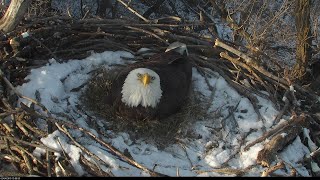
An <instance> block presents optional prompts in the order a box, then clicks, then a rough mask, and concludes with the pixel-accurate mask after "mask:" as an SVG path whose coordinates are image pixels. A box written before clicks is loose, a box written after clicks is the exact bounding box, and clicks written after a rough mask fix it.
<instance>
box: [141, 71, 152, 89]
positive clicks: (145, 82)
mask: <svg viewBox="0 0 320 180" xmlns="http://www.w3.org/2000/svg"><path fill="white" fill-rule="evenodd" d="M141 81H142V84H143V85H144V86H145V87H146V86H147V85H148V84H149V83H150V81H151V76H150V75H149V74H148V73H145V74H143V75H142V77H141Z"/></svg>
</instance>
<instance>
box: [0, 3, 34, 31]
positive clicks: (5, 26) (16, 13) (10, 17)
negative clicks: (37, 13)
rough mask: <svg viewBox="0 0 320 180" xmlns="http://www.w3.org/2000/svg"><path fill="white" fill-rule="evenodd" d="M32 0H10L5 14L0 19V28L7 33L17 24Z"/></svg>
mask: <svg viewBox="0 0 320 180" xmlns="http://www.w3.org/2000/svg"><path fill="white" fill-rule="evenodd" d="M31 1H32V0H12V1H11V3H10V6H9V8H8V10H7V11H6V13H5V15H4V16H3V17H2V18H1V20H0V29H1V30H2V31H3V32H5V33H7V32H10V31H12V30H14V28H15V27H16V26H17V25H18V24H19V22H20V21H21V19H22V18H23V16H24V14H25V12H26V11H27V9H28V7H29V5H30V3H31Z"/></svg>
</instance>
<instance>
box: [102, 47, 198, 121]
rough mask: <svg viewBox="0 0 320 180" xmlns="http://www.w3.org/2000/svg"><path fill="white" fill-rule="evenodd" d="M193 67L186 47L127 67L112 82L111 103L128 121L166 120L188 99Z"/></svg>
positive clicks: (169, 49)
mask: <svg viewBox="0 0 320 180" xmlns="http://www.w3.org/2000/svg"><path fill="white" fill-rule="evenodd" d="M191 76H192V65H191V63H190V60H189V59H188V51H187V47H186V45H185V44H183V43H180V42H175V43H172V44H171V45H169V47H168V48H167V50H166V52H164V53H159V54H155V55H153V56H152V57H151V58H150V59H149V60H145V61H142V62H141V61H139V62H136V63H133V64H130V65H128V66H126V67H125V68H124V69H122V70H121V71H119V72H118V74H117V75H116V78H115V79H114V80H113V82H112V86H111V90H110V93H109V95H108V97H107V103H108V104H110V105H111V106H112V107H113V109H114V111H115V112H116V114H117V115H118V116H120V117H124V118H126V119H135V120H145V119H162V118H165V117H168V116H170V115H172V114H174V113H176V112H177V111H178V110H179V109H180V108H181V106H182V105H183V103H184V102H185V100H186V99H187V97H188V92H189V88H190V84H191Z"/></svg>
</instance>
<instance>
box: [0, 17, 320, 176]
mask: <svg viewBox="0 0 320 180" xmlns="http://www.w3.org/2000/svg"><path fill="white" fill-rule="evenodd" d="M211 26H213V24H205V23H202V24H195V23H191V22H181V21H180V19H178V18H172V17H171V18H163V19H159V20H153V21H150V22H148V23H145V22H141V21H135V20H126V19H84V20H75V19H72V18H69V17H62V16H53V17H45V18H33V19H27V20H26V21H25V22H24V23H23V24H22V25H20V26H19V27H18V28H17V29H16V30H15V31H13V32H11V33H10V35H9V37H7V39H6V38H3V39H4V40H3V41H2V50H1V55H2V59H3V60H2V62H1V66H2V72H3V74H2V77H3V83H2V86H1V87H2V93H1V95H2V101H1V114H0V115H1V119H2V120H1V123H0V137H1V138H0V142H1V143H0V144H1V146H0V151H1V156H0V157H1V161H3V162H10V163H12V164H13V165H15V166H16V167H17V168H18V169H19V170H21V172H22V173H24V175H25V174H38V175H43V176H59V174H55V172H54V170H53V169H54V168H55V167H57V166H59V167H60V168H62V169H64V170H65V171H63V173H62V174H60V175H63V176H70V175H76V174H75V171H74V170H72V168H70V167H71V165H70V164H69V163H68V161H67V157H65V159H63V158H61V159H59V160H55V159H54V156H53V155H52V152H54V150H52V149H50V148H45V149H47V157H46V160H40V159H37V158H36V157H34V156H33V155H32V151H33V149H34V148H35V147H43V146H44V145H43V144H42V143H41V141H40V139H41V138H42V137H44V136H46V135H48V134H49V133H51V132H52V129H56V128H58V129H59V130H60V131H61V132H63V133H65V134H66V135H67V136H68V137H70V138H71V139H72V137H71V136H70V133H69V132H68V129H70V128H74V129H80V130H81V131H82V132H84V133H85V134H86V135H87V136H89V137H91V138H93V139H94V140H96V141H97V142H99V143H100V144H101V145H103V146H105V147H106V148H108V149H110V151H112V152H114V153H115V154H116V155H117V156H119V157H120V158H122V159H123V160H124V161H127V162H128V163H130V164H132V165H134V166H136V167H138V168H140V169H143V170H144V171H146V172H149V173H150V174H151V175H154V176H156V175H159V174H158V173H156V172H153V171H151V170H149V169H147V168H145V167H143V166H142V165H140V164H138V163H136V162H135V161H133V160H132V159H130V158H128V157H127V156H126V155H124V154H122V153H121V152H119V151H118V150H117V149H115V148H113V147H112V146H111V145H109V144H108V143H106V142H105V141H103V140H102V139H101V138H99V137H97V136H95V135H93V134H92V133H90V132H88V131H86V130H83V129H81V128H79V127H77V126H76V125H74V124H71V123H67V122H65V121H61V120H59V119H56V118H53V117H52V116H51V115H50V112H47V116H45V115H43V114H40V113H39V112H37V111H36V110H35V109H34V107H35V106H38V107H39V106H40V107H41V108H42V109H43V110H44V111H46V108H45V107H44V106H42V105H41V104H40V103H39V102H37V101H35V100H30V99H29V98H28V97H24V96H22V95H21V94H19V93H18V92H16V91H15V90H14V87H13V86H17V85H21V84H22V83H23V81H24V80H23V79H24V77H25V76H26V75H27V74H28V73H29V71H30V69H32V68H36V67H40V66H42V65H44V64H46V63H48V60H49V59H50V58H54V59H56V60H57V61H59V62H64V61H66V60H69V59H82V58H85V57H87V56H89V55H90V54H91V52H92V51H94V52H102V51H106V50H111V51H115V50H124V51H129V52H131V53H132V54H135V55H136V57H140V58H143V57H142V55H139V54H137V53H136V52H137V50H139V49H140V48H150V49H152V50H153V51H154V52H160V51H163V50H164V49H165V48H166V47H167V45H168V44H170V43H172V42H174V41H180V42H183V43H185V44H187V46H188V48H189V52H190V56H191V58H192V60H193V63H194V67H196V68H197V69H198V71H199V72H201V73H202V75H203V76H204V77H206V76H207V74H206V73H207V71H206V68H208V69H211V70H213V71H216V72H218V73H219V74H220V75H221V76H222V77H223V78H225V80H226V81H227V82H228V83H229V84H230V85H231V86H232V87H234V89H236V90H237V91H238V92H239V93H240V94H241V95H242V96H245V97H247V98H248V99H249V100H250V101H251V103H252V104H253V106H254V108H255V111H256V113H257V114H258V116H259V118H260V119H261V120H263V118H262V117H261V115H260V113H259V110H258V105H257V99H256V97H255V96H253V94H256V95H258V96H262V97H264V98H267V99H270V100H271V101H272V102H273V103H274V104H275V105H276V106H277V108H278V110H279V114H278V116H277V118H276V121H275V122H278V121H279V120H280V118H281V117H282V116H283V115H292V116H293V118H292V122H293V124H290V122H289V123H287V124H281V125H279V127H282V128H278V129H276V130H273V131H268V132H266V133H265V134H264V135H263V136H262V137H261V138H260V139H257V141H255V142H253V143H252V144H249V145H248V147H247V148H249V147H250V146H252V145H254V144H255V143H259V142H262V141H264V140H265V139H266V138H269V137H275V138H278V136H277V135H279V134H281V133H283V132H284V131H285V132H286V133H288V134H290V136H287V137H288V138H290V139H285V140H281V139H280V140H279V138H278V139H273V140H274V141H276V143H274V144H276V147H272V146H271V145H268V148H265V149H264V150H263V152H261V153H260V155H259V156H258V162H260V163H261V165H266V166H270V163H271V161H272V160H274V157H275V155H276V153H277V152H278V151H279V150H281V149H282V148H283V147H284V146H285V145H286V144H287V142H289V141H291V140H292V139H294V138H295V137H296V136H297V135H298V134H299V133H301V132H302V129H303V128H304V127H310V124H312V127H310V129H311V130H312V131H313V130H315V129H317V128H319V126H320V120H319V116H317V115H316V114H315V112H317V111H318V112H319V109H318V107H319V104H318V100H319V98H318V96H317V94H315V92H314V91H311V90H308V89H306V88H304V87H302V86H301V85H299V84H295V83H293V82H292V81H291V80H290V78H289V77H288V74H287V73H286V71H284V72H282V69H281V67H278V65H277V64H273V63H272V62H270V61H268V62H269V63H268V64H265V63H260V62H263V61H265V60H266V58H267V57H263V58H264V59H258V57H249V56H248V55H246V54H251V53H250V52H249V51H248V50H246V49H245V48H243V47H241V49H242V50H241V51H240V50H239V49H240V47H237V46H235V45H233V44H231V43H227V42H223V41H221V40H218V39H217V37H215V36H214V35H213V36H210V37H206V36H200V35H199V34H198V33H195V32H196V31H197V30H201V29H207V28H208V27H211ZM26 31H27V32H29V34H30V36H29V37H28V38H27V39H23V41H26V43H25V44H24V43H21V44H20V45H19V46H14V45H12V44H11V45H10V44H9V41H8V39H12V38H13V37H18V36H19V35H20V34H21V33H23V32H26ZM4 48H5V50H4ZM11 48H12V49H11ZM285 77H287V78H285ZM12 85H13V86H12ZM293 89H294V90H295V91H293ZM261 90H263V91H266V92H268V94H269V95H266V94H264V93H261ZM10 92H14V95H12V93H10ZM17 97H20V98H25V99H28V100H29V101H31V102H33V106H31V107H28V106H26V105H24V104H22V103H21V104H20V105H19V106H18V105H17V100H16V99H17ZM291 113H293V114H291ZM8 118H12V119H13V121H14V122H13V123H11V124H10V123H8V122H6V121H5V119H8ZM37 118H40V119H44V120H46V121H47V122H48V130H47V131H42V130H39V129H36V128H35V127H34V125H33V122H34V119H37ZM313 138H314V140H315V141H318V142H319V138H317V137H313ZM75 144H76V142H75ZM79 146H80V145H79ZM270 146H271V147H270ZM82 150H83V149H82ZM83 151H84V152H87V151H85V150H83ZM87 153H88V154H89V155H92V154H90V152H87ZM264 154H267V155H264ZM317 154H318V153H317ZM92 156H94V155H92ZM266 156H267V157H266ZM270 156H271V157H270ZM312 158H313V160H316V161H317V160H319V157H318V156H317V155H314V157H312ZM312 158H311V159H312ZM309 161H310V159H309ZM80 162H81V164H82V165H83V166H85V167H87V168H86V170H88V171H89V172H90V173H91V174H92V175H95V176H109V175H110V176H111V175H112V174H110V173H106V172H103V171H101V170H99V168H98V167H97V166H96V165H95V164H92V163H90V162H89V161H87V160H86V158H84V157H81V158H80ZM318 162H319V161H318ZM277 167H278V166H277ZM273 168H274V167H273ZM237 172H238V173H236V175H241V174H242V173H243V171H240V170H239V171H237ZM17 175H19V174H14V176H17Z"/></svg>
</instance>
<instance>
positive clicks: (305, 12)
mask: <svg viewBox="0 0 320 180" xmlns="http://www.w3.org/2000/svg"><path fill="white" fill-rule="evenodd" d="M310 4H311V1H310V0H296V8H295V23H296V28H297V50H296V64H295V66H294V69H293V72H292V77H293V78H295V79H298V80H303V79H305V78H306V68H307V67H308V61H309V60H310V59H311V56H312V52H311V41H312V38H311V26H310Z"/></svg>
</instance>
